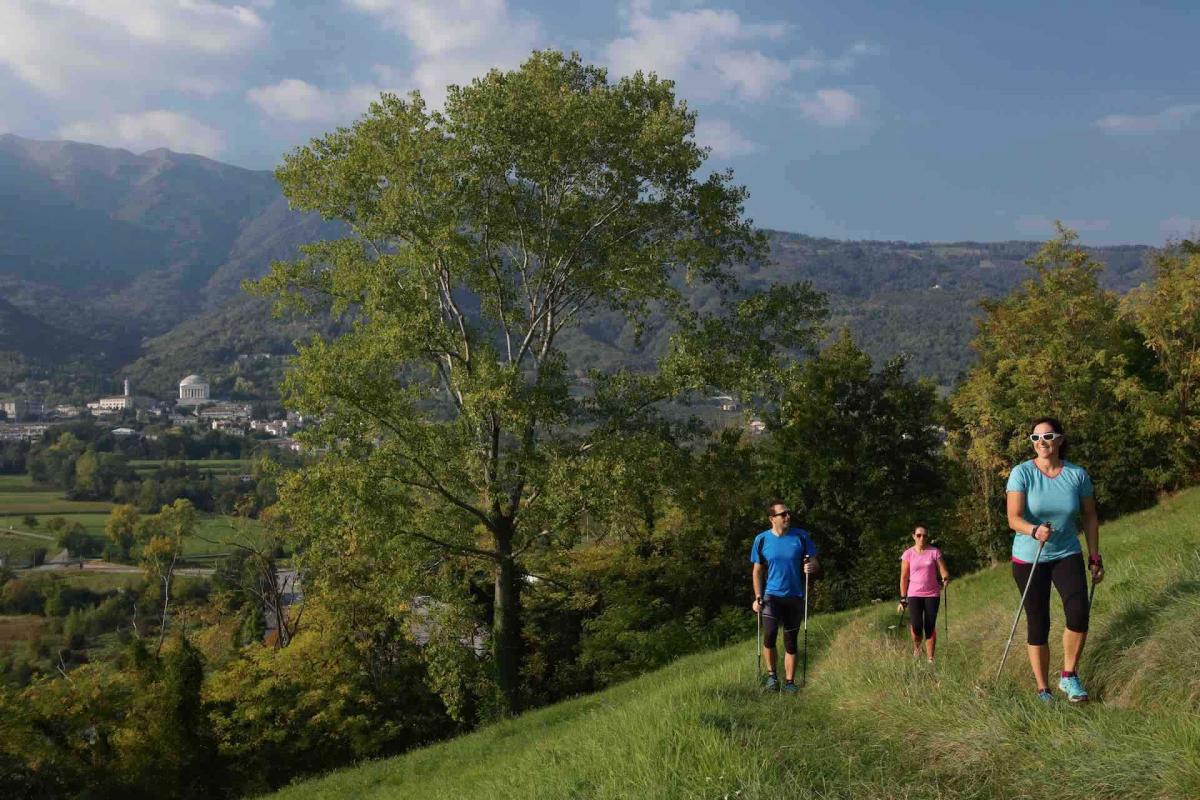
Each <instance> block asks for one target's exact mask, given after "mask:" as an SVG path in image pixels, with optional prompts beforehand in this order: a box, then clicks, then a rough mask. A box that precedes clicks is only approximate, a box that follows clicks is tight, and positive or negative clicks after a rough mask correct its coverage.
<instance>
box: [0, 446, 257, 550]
mask: <svg viewBox="0 0 1200 800" xmlns="http://www.w3.org/2000/svg"><path fill="white" fill-rule="evenodd" d="M135 463H153V464H155V465H156V466H157V465H158V464H159V463H160V462H157V461H156V462H135ZM190 463H193V464H216V465H223V467H224V468H231V469H232V468H233V465H238V466H237V470H238V471H239V472H240V469H241V467H242V466H247V464H248V462H243V461H236V460H229V461H194V462H190ZM112 508H113V504H112V503H107V502H90V501H76V500H68V499H66V498H65V497H63V496H62V495H61V494H60V493H59V492H57V491H55V490H47V489H41V488H37V487H35V486H34V484H33V482H32V480H31V479H30V478H29V476H28V475H0V553H4V552H7V553H8V554H9V557H10V558H12V559H13V560H14V561H16V562H25V561H27V560H28V559H29V558H30V555H31V554H32V552H33V551H34V550H35V549H36V548H38V547H45V548H46V550H47V551H48V552H49V554H50V555H53V554H54V553H57V552H58V550H59V548H58V547H57V546H56V545H55V543H54V541H53V539H52V538H51V539H41V538H34V537H30V536H20V535H14V534H11V533H8V531H9V528H10V527H11V528H13V529H15V530H16V531H23V532H26V533H33V534H38V535H40V536H46V535H48V534H47V533H46V523H47V522H49V521H50V520H51V519H52V518H54V517H58V516H62V517H66V518H67V519H69V520H70V521H72V522H78V523H79V524H81V525H83V527H84V530H86V531H87V533H88V535H89V536H91V537H92V538H94V539H96V540H97V541H99V542H101V543H102V542H103V540H104V525H105V523H106V522H107V521H108V515H109V513H110V512H111V511H112ZM26 515H32V516H34V517H36V518H37V521H38V524H37V526H35V527H29V526H27V525H25V523H24V519H23V518H24V517H25V516H26ZM261 530H262V529H261V525H260V524H259V522H258V520H254V519H239V518H235V517H225V516H217V515H207V516H203V517H201V519H200V521H199V524H198V525H197V526H196V531H195V533H194V534H193V535H191V536H189V537H187V539H185V540H184V549H183V553H184V556H198V555H207V554H212V553H225V552H229V551H230V550H231V549H233V544H231V543H242V544H252V543H255V542H257V541H258V538H259V536H260V534H261Z"/></svg>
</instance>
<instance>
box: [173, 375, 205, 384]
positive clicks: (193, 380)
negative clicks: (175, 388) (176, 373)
mask: <svg viewBox="0 0 1200 800" xmlns="http://www.w3.org/2000/svg"><path fill="white" fill-rule="evenodd" d="M201 383H207V381H205V380H204V378H201V377H200V376H199V375H188V376H187V377H186V378H184V379H183V380H181V381H180V382H179V385H180V386H195V385H197V384H201Z"/></svg>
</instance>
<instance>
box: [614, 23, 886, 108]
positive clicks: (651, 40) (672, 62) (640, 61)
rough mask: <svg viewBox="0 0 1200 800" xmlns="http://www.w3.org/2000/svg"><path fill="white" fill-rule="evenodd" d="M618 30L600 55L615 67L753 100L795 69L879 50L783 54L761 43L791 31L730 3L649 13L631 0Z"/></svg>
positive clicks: (691, 92) (844, 65)
mask: <svg viewBox="0 0 1200 800" xmlns="http://www.w3.org/2000/svg"><path fill="white" fill-rule="evenodd" d="M622 19H623V22H624V27H625V35H623V36H621V37H620V38H618V39H614V40H613V41H612V42H610V43H609V44H608V46H607V47H606V48H605V58H606V60H607V62H608V64H609V66H610V67H611V69H612V70H613V72H614V73H616V74H618V75H627V74H631V73H633V72H635V71H637V70H639V69H640V70H642V71H644V72H654V73H657V74H658V76H659V77H662V78H669V79H671V80H673V81H675V83H676V85H677V86H678V87H679V92H680V94H681V95H683V96H685V97H688V98H691V99H699V100H715V99H725V98H728V97H730V96H733V97H736V98H737V99H739V100H743V101H751V102H759V101H762V100H765V99H767V98H768V97H770V95H771V93H772V92H773V91H774V90H775V89H776V88H777V87H779V86H782V85H784V84H786V83H787V82H789V81H790V80H792V79H793V78H794V77H795V76H797V75H800V74H802V73H812V72H821V71H828V72H836V73H844V72H847V71H849V70H850V69H852V68H853V67H854V66H855V65H856V64H857V63H858V61H859V60H860V59H861V58H863V57H865V56H868V55H874V54H877V53H878V52H879V48H878V47H877V46H876V45H874V44H872V43H870V42H856V43H854V44H853V45H852V46H851V47H850V48H849V49H847V50H846V52H845V53H843V54H842V55H841V56H838V57H836V58H828V57H826V56H825V55H823V54H822V53H821V52H820V51H819V50H810V51H809V52H808V53H807V54H805V55H799V56H789V57H786V58H781V57H777V56H774V55H770V54H768V53H767V52H765V51H764V48H766V47H768V46H771V45H774V46H776V47H779V46H780V45H779V43H780V42H783V40H784V39H785V38H786V37H787V35H788V34H789V33H790V32H791V29H790V27H789V26H788V25H786V24H784V23H778V22H766V23H752V22H747V21H745V20H744V19H743V18H742V17H741V15H739V14H738V13H737V12H735V11H731V10H729V9H720V8H691V9H686V10H679V11H670V12H664V13H662V14H659V15H657V16H656V15H655V14H654V12H653V8H652V4H651V3H650V2H649V0H635V1H634V2H633V3H631V4H630V5H629V6H626V7H625V8H624V9H623V13H622Z"/></svg>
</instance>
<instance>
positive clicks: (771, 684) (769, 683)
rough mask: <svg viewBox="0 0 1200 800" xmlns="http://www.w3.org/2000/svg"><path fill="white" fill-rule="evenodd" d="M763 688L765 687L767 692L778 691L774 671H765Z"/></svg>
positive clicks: (777, 680)
mask: <svg viewBox="0 0 1200 800" xmlns="http://www.w3.org/2000/svg"><path fill="white" fill-rule="evenodd" d="M763 689H765V690H766V691H768V692H778V691H779V678H776V677H775V673H774V672H768V673H767V679H766V680H765V681H763Z"/></svg>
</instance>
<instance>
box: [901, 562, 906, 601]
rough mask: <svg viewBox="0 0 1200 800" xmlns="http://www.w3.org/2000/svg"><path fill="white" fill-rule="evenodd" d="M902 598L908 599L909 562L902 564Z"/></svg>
mask: <svg viewBox="0 0 1200 800" xmlns="http://www.w3.org/2000/svg"><path fill="white" fill-rule="evenodd" d="M900 596H901V597H908V562H907V561H901V562H900Z"/></svg>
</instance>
